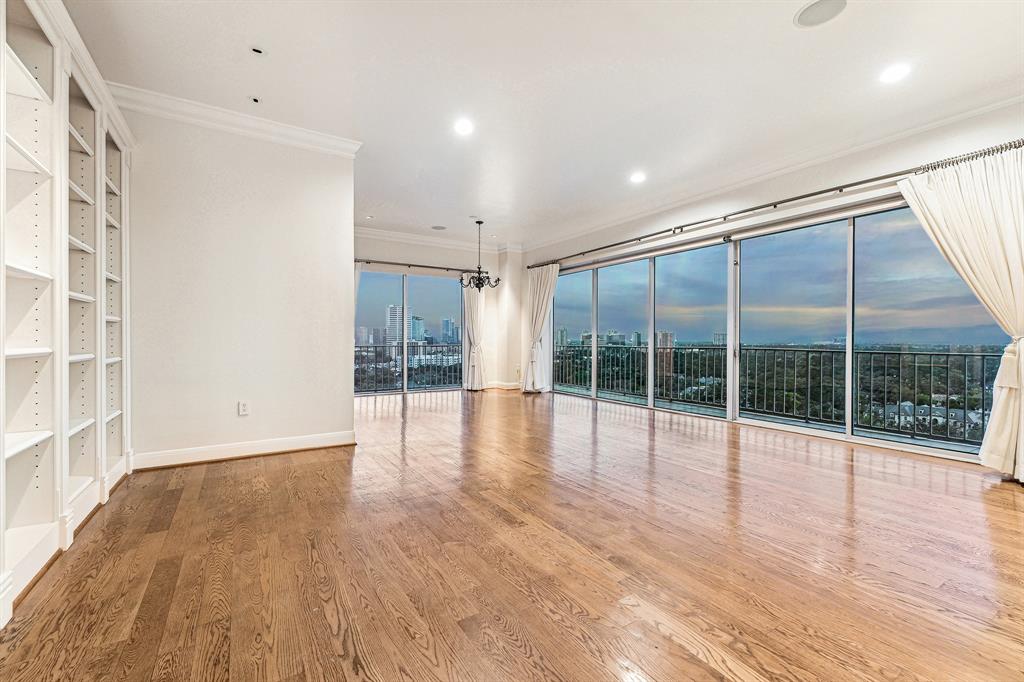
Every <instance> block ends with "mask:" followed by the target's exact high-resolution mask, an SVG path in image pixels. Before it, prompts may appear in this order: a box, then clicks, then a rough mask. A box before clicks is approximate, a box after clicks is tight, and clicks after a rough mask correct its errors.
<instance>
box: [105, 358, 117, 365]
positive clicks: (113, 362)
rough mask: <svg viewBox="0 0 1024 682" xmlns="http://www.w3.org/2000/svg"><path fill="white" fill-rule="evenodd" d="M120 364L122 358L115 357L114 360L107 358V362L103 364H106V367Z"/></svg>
mask: <svg viewBox="0 0 1024 682" xmlns="http://www.w3.org/2000/svg"><path fill="white" fill-rule="evenodd" d="M119 362H121V358H119V357H114V358H107V359H106V360H104V361H103V364H105V365H116V364H117V363H119Z"/></svg>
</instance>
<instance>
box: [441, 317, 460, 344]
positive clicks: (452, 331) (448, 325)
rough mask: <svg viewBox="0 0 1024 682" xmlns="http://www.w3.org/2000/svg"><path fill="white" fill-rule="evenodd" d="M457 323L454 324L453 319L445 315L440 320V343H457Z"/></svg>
mask: <svg viewBox="0 0 1024 682" xmlns="http://www.w3.org/2000/svg"><path fill="white" fill-rule="evenodd" d="M458 328H459V327H458V325H457V324H455V320H453V319H452V318H450V317H446V318H444V319H442V320H441V343H458V341H459V339H458V337H457V336H456V334H457V332H456V330H457V329H458Z"/></svg>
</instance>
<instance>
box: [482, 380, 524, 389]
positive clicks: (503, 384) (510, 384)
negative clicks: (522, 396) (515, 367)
mask: <svg viewBox="0 0 1024 682" xmlns="http://www.w3.org/2000/svg"><path fill="white" fill-rule="evenodd" d="M487 388H519V382H518V381H488V382H487Z"/></svg>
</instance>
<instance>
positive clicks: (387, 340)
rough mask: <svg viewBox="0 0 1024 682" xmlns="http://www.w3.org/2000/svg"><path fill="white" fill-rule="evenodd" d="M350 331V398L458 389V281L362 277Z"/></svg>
mask: <svg viewBox="0 0 1024 682" xmlns="http://www.w3.org/2000/svg"><path fill="white" fill-rule="evenodd" d="M355 327H356V340H355V367H354V383H355V392H356V393H389V392H396V391H402V390H405V389H406V388H408V390H442V389H453V388H460V387H461V386H462V287H461V286H460V285H459V282H458V280H455V279H452V278H450V277H432V276H429V275H401V274H396V273H387V272H363V273H362V274H361V275H360V277H359V291H358V292H357V297H356V325H355Z"/></svg>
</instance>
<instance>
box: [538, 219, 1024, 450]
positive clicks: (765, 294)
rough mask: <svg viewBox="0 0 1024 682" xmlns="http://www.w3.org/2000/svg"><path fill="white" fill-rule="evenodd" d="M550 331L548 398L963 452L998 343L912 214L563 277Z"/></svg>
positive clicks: (1002, 339)
mask: <svg viewBox="0 0 1024 682" xmlns="http://www.w3.org/2000/svg"><path fill="white" fill-rule="evenodd" d="M733 258H735V262H733ZM652 277H653V282H651V278H652ZM731 278H734V279H733V281H734V283H735V285H736V286H730V279H731ZM652 307H653V310H652V309H651V308H652ZM730 322H732V324H733V325H735V329H734V330H730ZM554 330H555V331H554V334H555V359H554V378H555V380H554V389H555V390H556V391H561V392H570V393H580V394H585V395H591V396H596V397H599V398H605V399H609V400H619V401H624V402H631V403H637V404H642V405H653V406H654V407H658V408H663V409H670V410H679V411H686V412H694V413H699V414H707V415H712V416H718V417H726V416H727V415H729V414H732V415H734V416H735V417H739V418H742V419H756V420H759V421H762V422H764V421H770V422H776V423H779V424H788V425H792V426H801V427H810V428H814V429H822V430H827V431H833V432H836V433H839V434H845V436H847V437H850V436H857V437H870V438H883V439H889V440H897V441H901V442H904V443H914V444H918V445H925V446H928V447H932V448H944V449H947V450H958V451H962V452H977V449H978V446H979V445H980V444H981V440H982V436H983V435H984V433H985V428H986V427H987V425H988V421H989V417H990V413H991V410H992V394H993V383H994V380H995V375H996V372H997V371H998V369H999V361H1000V357H1001V353H1002V349H1003V347H1004V346H1005V345H1006V344H1007V343H1008V341H1009V339H1008V338H1007V336H1006V335H1005V334H1004V333H1003V332H1002V331H1001V330H1000V329H999V327H998V326H997V325H996V324H995V322H994V321H993V320H992V318H991V317H990V316H989V315H988V313H987V312H986V310H985V309H984V308H983V307H982V306H981V304H980V303H978V301H977V299H976V298H975V297H974V295H973V294H972V293H971V291H970V290H969V289H968V288H967V286H966V285H965V284H964V283H963V282H962V281H961V280H960V278H959V277H958V276H957V274H956V273H955V272H954V271H953V269H952V268H951V267H950V266H949V264H948V263H946V261H945V260H944V259H943V258H942V256H941V255H940V254H939V252H938V250H937V249H936V248H935V246H934V245H933V244H932V242H931V240H930V239H929V238H928V236H927V235H926V234H925V232H924V231H923V230H922V228H921V226H920V225H919V224H918V223H917V221H916V219H915V218H914V216H913V213H912V212H911V211H910V209H907V208H900V209H895V210H888V211H883V212H879V213H873V214H865V215H860V216H853V217H849V218H843V219H842V220H835V221H831V222H827V223H821V224H817V225H810V226H808V227H801V228H796V229H790V230H785V231H780V232H775V233H769V234H764V235H758V236H751V237H746V238H741V237H738V238H736V239H735V241H734V242H733V243H732V244H731V245H730V244H729V243H719V244H714V245H710V246H701V247H697V248H692V249H690V250H685V251H680V252H678V253H671V254H666V255H659V256H656V257H653V258H643V259H639V260H636V261H629V262H625V263H618V264H615V265H609V266H606V267H602V268H597V269H594V270H587V271H581V272H575V273H571V274H567V275H563V276H561V277H559V280H558V285H557V289H556V293H555V305H554ZM730 334H732V335H731V336H730ZM592 368H593V369H592ZM730 387H734V388H733V389H732V390H734V391H735V395H731V394H730Z"/></svg>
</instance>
